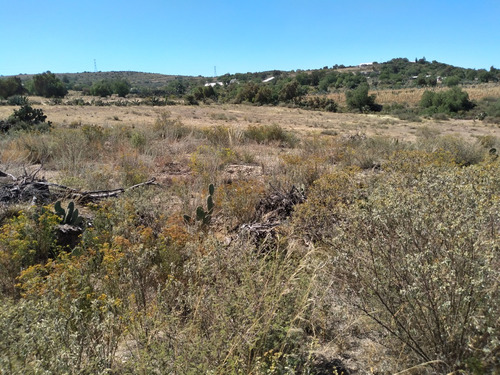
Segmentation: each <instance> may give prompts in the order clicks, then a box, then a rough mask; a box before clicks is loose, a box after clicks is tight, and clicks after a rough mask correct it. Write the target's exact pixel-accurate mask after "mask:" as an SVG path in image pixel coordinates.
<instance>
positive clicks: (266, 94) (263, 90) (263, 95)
mask: <svg viewBox="0 0 500 375" xmlns="http://www.w3.org/2000/svg"><path fill="white" fill-rule="evenodd" d="M272 101H273V90H271V88H270V87H268V86H262V87H260V88H259V91H258V92H257V95H255V102H256V103H259V104H269V103H271V102H272Z"/></svg>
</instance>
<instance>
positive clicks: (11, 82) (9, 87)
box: [0, 77, 25, 99]
mask: <svg viewBox="0 0 500 375" xmlns="http://www.w3.org/2000/svg"><path fill="white" fill-rule="evenodd" d="M24 92H25V89H24V87H23V84H22V82H21V79H20V78H19V77H9V78H3V79H0V98H4V99H7V98H9V97H11V96H14V95H22V94H24Z"/></svg>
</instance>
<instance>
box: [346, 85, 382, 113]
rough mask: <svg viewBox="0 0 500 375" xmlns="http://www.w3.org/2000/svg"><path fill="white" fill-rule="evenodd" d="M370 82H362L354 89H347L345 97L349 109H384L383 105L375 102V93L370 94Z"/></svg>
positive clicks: (363, 110) (362, 110) (364, 110)
mask: <svg viewBox="0 0 500 375" xmlns="http://www.w3.org/2000/svg"><path fill="white" fill-rule="evenodd" d="M368 90H369V86H368V84H361V85H359V86H358V87H356V88H355V89H354V90H350V91H346V93H345V98H346V103H347V106H348V107H349V109H356V110H358V111H360V112H368V111H377V112H380V111H381V110H382V106H380V105H378V104H376V103H375V95H368Z"/></svg>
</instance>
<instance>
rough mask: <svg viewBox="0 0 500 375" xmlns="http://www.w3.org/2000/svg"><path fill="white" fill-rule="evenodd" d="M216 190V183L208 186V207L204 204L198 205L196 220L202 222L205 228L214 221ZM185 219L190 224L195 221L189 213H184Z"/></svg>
mask: <svg viewBox="0 0 500 375" xmlns="http://www.w3.org/2000/svg"><path fill="white" fill-rule="evenodd" d="M214 192H215V186H214V184H210V185H209V186H208V196H207V209H206V210H205V209H204V208H203V207H202V206H198V207H197V208H196V217H195V221H198V222H200V223H201V226H202V227H203V228H206V227H207V226H208V225H209V224H210V222H211V221H212V213H213V211H214V199H213V195H214ZM184 221H185V222H186V223H188V224H191V223H193V219H192V217H191V216H189V215H184Z"/></svg>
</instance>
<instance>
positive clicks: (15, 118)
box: [1, 104, 52, 132]
mask: <svg viewBox="0 0 500 375" xmlns="http://www.w3.org/2000/svg"><path fill="white" fill-rule="evenodd" d="M46 119H47V116H46V115H44V113H43V111H42V110H41V109H37V108H33V107H31V105H29V104H24V105H22V106H21V107H20V108H19V109H17V110H16V109H15V110H14V113H13V114H12V115H11V116H10V117H9V119H8V120H7V122H6V123H5V125H4V126H2V127H1V130H3V131H4V132H6V131H9V130H13V131H16V130H25V131H35V130H36V131H40V132H44V131H49V130H50V128H51V126H52V123H51V122H50V121H48V122H45V120H46Z"/></svg>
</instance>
